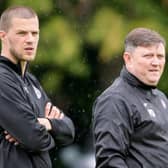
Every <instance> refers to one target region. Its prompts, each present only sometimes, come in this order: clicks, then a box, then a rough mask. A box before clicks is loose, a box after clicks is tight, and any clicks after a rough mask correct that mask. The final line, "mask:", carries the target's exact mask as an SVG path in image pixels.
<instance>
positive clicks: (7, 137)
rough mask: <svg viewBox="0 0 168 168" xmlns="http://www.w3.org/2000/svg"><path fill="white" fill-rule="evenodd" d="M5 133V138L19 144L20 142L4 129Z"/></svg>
mask: <svg viewBox="0 0 168 168" xmlns="http://www.w3.org/2000/svg"><path fill="white" fill-rule="evenodd" d="M4 134H5V139H6V140H7V141H9V142H11V143H14V145H18V144H19V142H18V141H17V140H16V139H15V138H14V137H13V136H12V135H10V134H9V133H8V132H7V131H4Z"/></svg>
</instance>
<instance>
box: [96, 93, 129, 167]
mask: <svg viewBox="0 0 168 168" xmlns="http://www.w3.org/2000/svg"><path fill="white" fill-rule="evenodd" d="M128 108H129V107H127V106H126V105H125V103H124V101H122V98H120V97H119V96H118V95H113V96H111V95H104V96H101V98H98V99H97V101H96V102H95V104H94V106H93V132H94V140H95V148H96V168H107V167H108V168H127V164H126V161H125V160H126V156H127V149H128V147H129V138H130V134H131V127H130V125H129V122H130V119H129V115H128V113H127V110H128Z"/></svg>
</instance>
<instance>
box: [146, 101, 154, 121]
mask: <svg viewBox="0 0 168 168" xmlns="http://www.w3.org/2000/svg"><path fill="white" fill-rule="evenodd" d="M143 105H144V107H145V108H146V110H147V112H148V114H149V115H150V116H151V117H153V118H155V117H156V114H155V112H154V110H153V109H151V108H149V107H147V106H148V103H143Z"/></svg>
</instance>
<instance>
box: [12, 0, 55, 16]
mask: <svg viewBox="0 0 168 168" xmlns="http://www.w3.org/2000/svg"><path fill="white" fill-rule="evenodd" d="M9 5H25V6H30V7H32V8H33V9H34V10H35V11H36V12H37V13H45V14H47V13H49V12H50V11H51V9H52V5H53V4H52V1H51V0H45V2H42V1H41V0H10V1H9Z"/></svg>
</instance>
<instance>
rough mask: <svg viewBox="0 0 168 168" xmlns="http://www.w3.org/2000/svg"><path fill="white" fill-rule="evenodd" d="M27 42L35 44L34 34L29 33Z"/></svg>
mask: <svg viewBox="0 0 168 168" xmlns="http://www.w3.org/2000/svg"><path fill="white" fill-rule="evenodd" d="M26 41H27V42H33V41H34V36H33V34H32V33H27V36H26Z"/></svg>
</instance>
